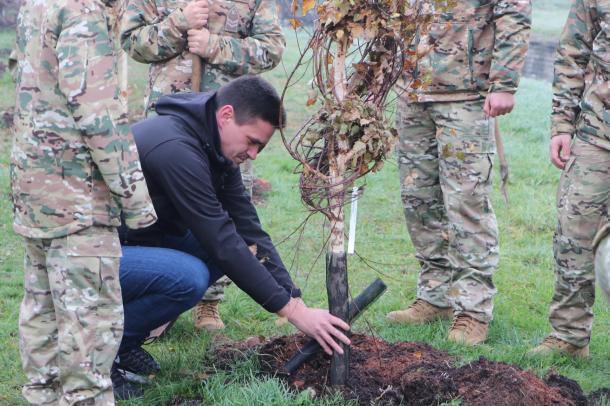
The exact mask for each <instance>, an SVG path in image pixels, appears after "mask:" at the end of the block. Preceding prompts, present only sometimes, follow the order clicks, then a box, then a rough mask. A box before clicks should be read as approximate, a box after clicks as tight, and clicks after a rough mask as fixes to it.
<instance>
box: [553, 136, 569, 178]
mask: <svg viewBox="0 0 610 406" xmlns="http://www.w3.org/2000/svg"><path fill="white" fill-rule="evenodd" d="M570 144H572V136H571V135H570V134H559V135H556V136H554V137H553V138H551V162H552V163H553V165H555V166H556V167H558V168H559V169H563V168H565V166H566V162H568V159H570Z"/></svg>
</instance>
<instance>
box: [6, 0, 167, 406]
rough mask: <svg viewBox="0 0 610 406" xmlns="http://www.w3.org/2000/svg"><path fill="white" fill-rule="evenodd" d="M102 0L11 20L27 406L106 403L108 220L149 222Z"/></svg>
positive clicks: (111, 285) (114, 342)
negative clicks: (14, 47)
mask: <svg viewBox="0 0 610 406" xmlns="http://www.w3.org/2000/svg"><path fill="white" fill-rule="evenodd" d="M107 7H108V5H107V4H105V3H103V2H102V1H99V0H81V1H79V2H74V1H68V0H56V1H34V0H26V1H25V2H24V3H23V5H22V8H21V11H20V14H19V21H18V26H17V61H18V66H17V69H16V83H17V90H16V93H17V103H16V104H17V105H16V113H15V126H14V131H15V134H14V143H13V149H12V156H11V186H12V199H13V205H14V224H13V226H14V229H15V231H16V232H17V233H18V234H20V235H22V236H23V237H24V242H25V268H24V279H25V281H24V288H25V292H24V298H23V302H22V304H21V311H20V315H19V334H20V350H21V357H22V362H23V369H24V372H25V374H26V376H27V383H26V384H25V386H24V388H23V395H24V396H25V398H26V399H27V401H28V402H29V403H31V404H36V405H39V404H45V405H74V404H85V403H86V404H88V405H89V404H92V405H93V404H95V405H98V404H99V405H112V404H114V398H113V394H112V390H111V388H112V386H111V379H110V372H111V366H112V365H113V360H114V358H115V356H116V352H117V350H118V347H119V344H120V342H121V336H122V334H123V307H122V301H121V290H120V285H119V276H118V270H119V258H120V257H121V247H120V245H119V239H118V234H117V231H116V227H117V226H119V225H120V224H121V219H120V217H121V210H122V211H123V213H124V217H125V220H126V222H127V224H128V225H129V226H130V227H133V228H138V227H144V226H148V225H150V224H152V223H153V222H154V221H155V219H156V216H155V212H154V209H153V206H152V203H151V201H150V198H149V196H148V190H147V187H146V183H145V181H144V178H143V174H142V169H141V167H140V162H139V160H138V154H137V150H136V147H135V144H134V142H133V138H132V136H131V134H130V133H129V130H128V126H127V118H126V117H125V116H124V115H121V112H122V111H123V109H122V106H121V103H120V102H119V99H118V89H117V82H116V74H115V59H114V54H113V47H112V42H111V36H110V33H109V29H108V25H107V15H106V8H107Z"/></svg>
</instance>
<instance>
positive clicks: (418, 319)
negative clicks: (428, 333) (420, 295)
mask: <svg viewBox="0 0 610 406" xmlns="http://www.w3.org/2000/svg"><path fill="white" fill-rule="evenodd" d="M452 315H453V309H452V308H451V307H438V306H435V305H433V304H431V303H428V302H426V301H425V300H423V299H417V300H415V302H413V303H412V304H411V306H409V307H407V308H406V309H405V310H396V311H393V312H390V313H388V314H387V316H386V317H387V318H388V319H389V320H391V321H393V322H397V323H408V324H420V323H427V322H430V321H434V320H437V319H447V320H449V319H450V318H451V316H452Z"/></svg>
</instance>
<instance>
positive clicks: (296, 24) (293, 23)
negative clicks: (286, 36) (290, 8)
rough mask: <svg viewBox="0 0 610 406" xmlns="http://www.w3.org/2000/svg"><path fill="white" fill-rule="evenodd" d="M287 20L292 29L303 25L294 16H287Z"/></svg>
mask: <svg viewBox="0 0 610 406" xmlns="http://www.w3.org/2000/svg"><path fill="white" fill-rule="evenodd" d="M288 22H289V23H290V26H292V29H294V30H296V29H297V28H299V27H302V26H303V23H302V22H300V21H299V20H297V19H295V18H289V19H288Z"/></svg>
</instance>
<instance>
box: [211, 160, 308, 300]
mask: <svg viewBox="0 0 610 406" xmlns="http://www.w3.org/2000/svg"><path fill="white" fill-rule="evenodd" d="M221 202H222V205H223V207H224V208H225V209H226V210H227V212H228V213H229V216H230V217H231V218H232V219H233V221H234V222H235V227H236V229H237V233H238V234H239V235H240V236H241V237H242V238H243V239H244V240H245V241H246V243H247V244H248V246H250V245H253V244H256V251H257V253H256V256H257V258H258V259H259V261H261V262H262V264H263V265H264V266H265V268H267V270H268V271H269V272H270V273H271V275H272V276H273V278H275V280H276V281H277V283H279V284H280V285H281V286H282V287H283V288H284V289H285V290H286V291H287V292H288V293H290V296H291V297H300V296H301V290H300V289H299V288H297V287H296V286H295V284H294V282H293V281H292V278H291V277H290V274H289V273H288V270H287V269H286V267H285V266H284V263H283V262H282V260H281V258H280V255H279V254H278V252H277V250H276V249H275V246H274V245H273V242H272V241H271V237H269V234H267V233H266V232H265V231H264V230H263V228H262V226H261V223H260V220H259V218H258V214H257V213H256V209H255V208H254V205H253V204H252V201H251V200H250V198H249V197H248V195H247V194H246V189H245V188H244V184H243V181H242V178H241V173H240V171H239V170H238V169H235V170H234V171H233V172H231V173H230V174H228V175H227V178H226V180H225V184H224V187H223V189H222V194H221Z"/></svg>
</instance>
